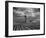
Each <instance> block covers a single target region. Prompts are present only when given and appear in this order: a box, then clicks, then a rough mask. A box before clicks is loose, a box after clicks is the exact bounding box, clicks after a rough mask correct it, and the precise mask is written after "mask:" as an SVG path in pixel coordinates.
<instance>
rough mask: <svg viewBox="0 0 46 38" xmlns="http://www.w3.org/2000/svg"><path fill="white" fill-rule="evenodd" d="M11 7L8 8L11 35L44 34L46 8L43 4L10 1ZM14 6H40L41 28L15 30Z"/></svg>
mask: <svg viewBox="0 0 46 38" xmlns="http://www.w3.org/2000/svg"><path fill="white" fill-rule="evenodd" d="M8 5H9V9H8V11H9V12H8V13H9V14H8V15H9V16H8V17H9V21H8V23H9V27H8V31H9V36H14V35H27V34H43V29H44V26H43V25H44V11H43V10H44V8H43V5H42V4H41V5H40V4H26V3H25V4H24V3H9V4H8ZM13 7H26V8H40V30H28V31H26V30H24V31H13Z"/></svg>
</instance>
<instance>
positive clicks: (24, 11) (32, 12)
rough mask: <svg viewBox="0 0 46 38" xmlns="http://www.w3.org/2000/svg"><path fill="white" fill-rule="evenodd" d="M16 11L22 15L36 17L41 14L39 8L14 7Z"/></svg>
mask: <svg viewBox="0 0 46 38" xmlns="http://www.w3.org/2000/svg"><path fill="white" fill-rule="evenodd" d="M13 12H14V13H18V14H20V16H24V15H26V16H32V17H35V16H36V15H39V14H40V9H39V8H19V7H17V8H15V7H14V8H13Z"/></svg>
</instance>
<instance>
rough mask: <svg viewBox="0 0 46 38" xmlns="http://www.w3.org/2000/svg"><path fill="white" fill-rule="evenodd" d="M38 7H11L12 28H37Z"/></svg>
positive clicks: (38, 21)
mask: <svg viewBox="0 0 46 38" xmlns="http://www.w3.org/2000/svg"><path fill="white" fill-rule="evenodd" d="M39 29H40V8H23V7H13V30H14V31H16V30H39Z"/></svg>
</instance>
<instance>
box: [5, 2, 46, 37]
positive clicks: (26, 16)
mask: <svg viewBox="0 0 46 38" xmlns="http://www.w3.org/2000/svg"><path fill="white" fill-rule="evenodd" d="M5 7H6V8H5V11H6V12H5V15H6V17H5V19H6V20H5V21H6V22H5V28H6V29H5V32H6V34H5V35H6V37H7V36H9V37H16V36H36V35H44V34H45V20H44V18H45V17H44V14H45V3H36V2H19V1H18V2H17V1H12V2H11V1H8V2H7V1H6V4H5Z"/></svg>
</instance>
